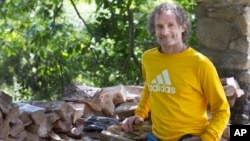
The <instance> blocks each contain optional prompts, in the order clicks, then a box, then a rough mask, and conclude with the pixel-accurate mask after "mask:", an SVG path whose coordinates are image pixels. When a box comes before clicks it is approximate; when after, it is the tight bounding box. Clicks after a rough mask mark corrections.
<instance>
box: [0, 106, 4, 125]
mask: <svg viewBox="0 0 250 141" xmlns="http://www.w3.org/2000/svg"><path fill="white" fill-rule="evenodd" d="M2 123H3V113H2V111H1V109H0V124H2Z"/></svg>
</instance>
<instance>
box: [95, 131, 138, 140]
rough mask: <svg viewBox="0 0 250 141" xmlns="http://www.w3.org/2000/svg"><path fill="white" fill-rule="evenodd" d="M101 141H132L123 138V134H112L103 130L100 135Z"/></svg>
mask: <svg viewBox="0 0 250 141" xmlns="http://www.w3.org/2000/svg"><path fill="white" fill-rule="evenodd" d="M100 140H101V141H133V140H131V139H128V138H125V137H123V136H119V135H117V134H114V133H112V132H109V131H106V130H103V131H102V132H101V135H100Z"/></svg>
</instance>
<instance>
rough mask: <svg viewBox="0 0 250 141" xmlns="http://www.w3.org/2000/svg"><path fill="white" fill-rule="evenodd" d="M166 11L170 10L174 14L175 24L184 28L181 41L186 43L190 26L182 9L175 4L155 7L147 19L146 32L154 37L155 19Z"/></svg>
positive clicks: (163, 4)
mask: <svg viewBox="0 0 250 141" xmlns="http://www.w3.org/2000/svg"><path fill="white" fill-rule="evenodd" d="M167 10H170V11H172V12H173V13H174V15H175V17H176V21H177V23H178V24H179V25H180V26H182V27H183V28H184V32H183V33H182V41H183V42H184V43H186V42H187V40H188V37H189V35H190V32H191V24H190V21H189V17H188V14H187V12H186V11H185V10H184V9H183V8H182V7H180V6H178V5H175V4H170V3H162V4H160V5H158V6H156V7H155V9H154V10H153V11H152V12H151V14H150V15H149V17H148V24H147V28H148V32H149V33H150V34H151V35H153V36H156V29H155V17H156V16H157V15H159V14H161V13H162V12H163V11H167Z"/></svg>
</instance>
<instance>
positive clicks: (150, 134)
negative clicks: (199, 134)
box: [146, 132, 193, 141]
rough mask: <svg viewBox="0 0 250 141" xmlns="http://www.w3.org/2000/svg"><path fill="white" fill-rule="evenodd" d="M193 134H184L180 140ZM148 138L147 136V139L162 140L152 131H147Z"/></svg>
mask: <svg viewBox="0 0 250 141" xmlns="http://www.w3.org/2000/svg"><path fill="white" fill-rule="evenodd" d="M192 136H193V135H190V134H186V135H184V136H182V138H181V139H179V140H178V141H182V140H184V139H187V138H191V137H192ZM146 138H147V141H161V140H160V139H158V138H157V137H156V136H155V135H154V134H153V133H151V132H147V133H146Z"/></svg>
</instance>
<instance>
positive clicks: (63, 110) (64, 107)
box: [31, 101, 74, 121]
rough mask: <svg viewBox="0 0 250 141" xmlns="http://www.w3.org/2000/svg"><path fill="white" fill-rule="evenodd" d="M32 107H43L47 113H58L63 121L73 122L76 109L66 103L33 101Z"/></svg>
mask: <svg viewBox="0 0 250 141" xmlns="http://www.w3.org/2000/svg"><path fill="white" fill-rule="evenodd" d="M31 104H32V105H35V106H39V107H43V108H45V109H46V112H56V113H57V114H58V115H59V116H60V117H61V119H62V120H66V121H71V120H72V119H71V116H72V114H73V113H74V109H73V108H72V107H71V106H70V105H69V104H68V103H67V102H65V101H48V102H42V101H33V102H32V103H31Z"/></svg>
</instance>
